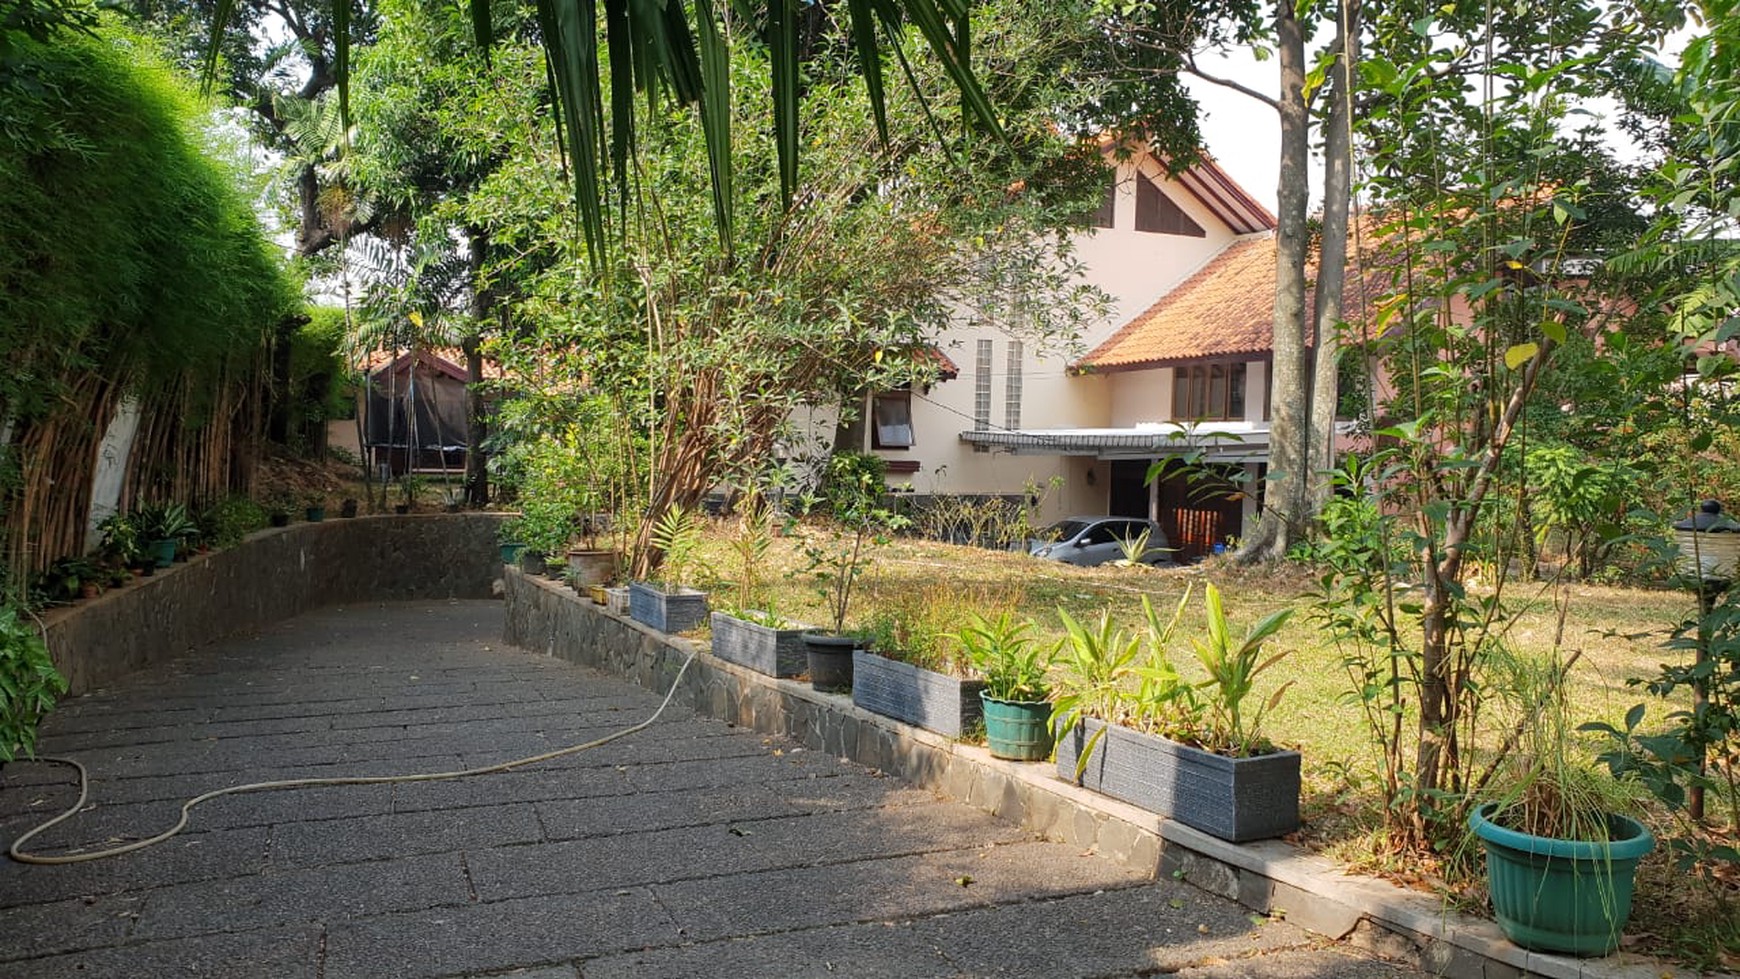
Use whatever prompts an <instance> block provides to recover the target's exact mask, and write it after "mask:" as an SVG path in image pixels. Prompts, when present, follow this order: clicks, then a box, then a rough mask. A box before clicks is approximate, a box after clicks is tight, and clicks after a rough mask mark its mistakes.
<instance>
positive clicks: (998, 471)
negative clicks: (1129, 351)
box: [792, 157, 1260, 518]
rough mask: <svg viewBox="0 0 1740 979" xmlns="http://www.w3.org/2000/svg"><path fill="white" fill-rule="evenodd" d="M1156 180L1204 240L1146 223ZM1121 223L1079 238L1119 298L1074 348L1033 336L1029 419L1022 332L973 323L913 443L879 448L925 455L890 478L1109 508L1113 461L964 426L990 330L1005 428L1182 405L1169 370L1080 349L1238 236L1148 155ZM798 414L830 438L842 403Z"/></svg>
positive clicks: (944, 343)
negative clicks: (1014, 419) (1019, 446)
mask: <svg viewBox="0 0 1740 979" xmlns="http://www.w3.org/2000/svg"><path fill="white" fill-rule="evenodd" d="M1151 177H1158V178H1159V179H1158V181H1157V182H1158V184H1159V186H1160V188H1161V190H1162V192H1163V193H1164V194H1165V195H1166V196H1167V197H1168V198H1169V199H1170V200H1171V201H1172V202H1173V203H1174V204H1176V205H1178V207H1179V208H1180V209H1181V210H1183V211H1184V213H1185V214H1187V215H1189V217H1190V218H1191V220H1193V221H1195V222H1196V223H1197V224H1198V225H1199V226H1200V227H1202V228H1203V229H1204V231H1205V232H1206V234H1205V236H1204V237H1202V238H1195V237H1190V236H1187V235H1172V234H1158V233H1152V232H1141V231H1136V230H1135V223H1136V183H1135V181H1136V180H1138V179H1150V178H1151ZM1113 224H1114V227H1112V228H1095V229H1092V230H1091V231H1087V232H1083V233H1081V234H1080V235H1078V236H1077V238H1076V240H1075V245H1076V254H1077V257H1078V258H1079V259H1081V261H1082V264H1083V266H1084V276H1083V278H1084V280H1085V281H1086V282H1088V283H1090V284H1092V285H1095V286H1097V287H1099V288H1100V289H1101V290H1103V291H1105V292H1106V293H1107V294H1108V295H1109V296H1110V297H1111V300H1112V301H1111V310H1110V314H1109V315H1108V316H1107V317H1105V318H1104V319H1103V320H1101V321H1099V322H1097V323H1093V324H1089V325H1087V326H1086V327H1084V329H1083V331H1082V335H1081V337H1080V338H1079V340H1080V342H1079V344H1078V345H1077V346H1076V348H1075V349H1074V350H1070V351H1064V350H1039V349H1036V346H1037V345H1036V344H1035V343H1034V341H1033V340H1032V339H1031V338H1022V343H1023V348H1022V351H1023V357H1022V364H1021V372H1022V377H1021V411H1020V418H1019V424H1018V425H1013V426H1012V425H1009V424H1008V423H1009V421H1010V419H1009V416H1008V403H1009V399H1008V380H1009V374H1008V359H1007V358H1008V349H1009V348H1008V345H1009V343H1010V342H1011V340H1012V338H1011V337H1010V336H1008V335H1007V334H1005V333H1003V332H1002V331H1001V330H998V329H996V328H995V327H993V326H988V325H970V324H966V323H963V324H962V325H961V326H959V327H957V328H955V329H953V330H951V331H949V332H948V333H947V334H946V335H945V336H944V337H942V338H941V340H940V342H939V343H938V347H939V348H940V349H941V350H942V351H943V352H944V353H945V354H947V355H948V357H949V359H950V360H952V361H953V362H954V363H955V365H956V367H957V368H958V369H959V374H958V376H957V377H955V378H954V379H952V380H946V381H941V382H938V383H936V384H934V385H932V386H931V387H930V388H929V389H928V390H927V391H914V392H913V398H912V427H913V440H914V444H913V445H912V447H911V448H909V449H886V450H874V451H876V453H877V454H878V455H881V456H882V457H884V458H886V459H888V460H890V461H896V460H902V461H909V462H910V461H916V462H917V463H918V465H919V471H918V472H916V473H912V474H891V475H890V477H889V483H890V484H891V485H893V486H896V487H900V486H910V487H911V488H912V489H913V490H914V491H915V492H919V493H942V494H977V493H1016V492H1020V491H1021V490H1022V488H1023V487H1025V486H1027V485H1028V484H1030V483H1031V484H1033V485H1037V486H1041V487H1046V486H1049V485H1050V484H1051V483H1052V481H1053V480H1054V479H1061V480H1062V485H1061V487H1059V488H1056V489H1053V490H1051V491H1050V494H1049V495H1048V496H1047V498H1046V501H1045V504H1044V507H1043V516H1045V517H1047V518H1053V517H1056V516H1059V515H1062V514H1066V513H1095V512H1103V511H1104V510H1105V507H1106V503H1107V494H1108V487H1109V483H1110V478H1109V477H1110V470H1109V467H1108V465H1107V464H1106V463H1104V462H1099V463H1097V464H1096V462H1095V460H1093V459H1091V458H1086V457H1066V456H1052V455H1015V454H1010V453H1004V452H976V451H974V448H973V446H971V445H969V444H967V443H964V442H962V441H961V440H960V433H961V432H964V431H970V430H971V429H972V428H973V427H974V419H975V413H974V407H975V404H974V403H975V394H976V390H977V388H976V381H977V346H978V341H979V340H981V339H986V340H990V341H991V342H992V353H991V371H990V379H991V399H990V409H991V410H990V419H989V422H990V426H991V427H992V428H994V429H1004V428H1020V429H1024V430H1032V429H1054V428H1104V427H1109V426H1115V425H1125V424H1132V423H1133V422H1134V421H1136V420H1140V421H1158V420H1163V419H1164V418H1165V416H1166V413H1168V412H1169V410H1170V406H1171V403H1172V401H1171V386H1170V385H1171V372H1170V370H1160V371H1146V372H1140V373H1141V375H1142V376H1140V377H1138V376H1136V374H1134V373H1132V374H1129V375H1113V376H1094V375H1071V374H1070V373H1069V365H1070V364H1071V363H1073V362H1074V360H1075V358H1076V357H1077V356H1079V354H1080V351H1081V350H1086V349H1090V348H1092V347H1093V346H1096V345H1098V344H1099V343H1100V342H1101V341H1103V340H1104V339H1105V338H1107V337H1108V336H1110V335H1111V334H1112V333H1113V332H1114V331H1116V330H1117V329H1118V328H1119V327H1121V326H1123V325H1124V324H1125V323H1127V322H1129V321H1130V320H1131V319H1133V318H1134V317H1135V316H1136V315H1137V314H1139V313H1141V312H1143V311H1144V310H1146V309H1147V308H1148V307H1149V306H1151V305H1153V303H1154V302H1155V301H1156V300H1157V299H1159V298H1160V297H1161V296H1162V295H1164V294H1165V293H1166V292H1167V291H1169V290H1171V289H1172V288H1174V287H1175V286H1177V285H1178V284H1179V283H1180V282H1182V281H1184V280H1185V279H1186V278H1188V277H1189V276H1190V275H1191V274H1192V273H1194V272H1195V271H1197V270H1198V269H1200V268H1201V267H1202V266H1203V265H1204V264H1206V263H1207V262H1208V261H1209V260H1210V259H1212V258H1213V257H1214V256H1215V255H1217V254H1219V253H1220V252H1221V250H1223V249H1224V248H1226V247H1227V246H1228V245H1229V244H1231V243H1232V242H1233V241H1234V240H1235V238H1236V237H1237V235H1235V233H1234V232H1233V230H1232V229H1231V228H1229V227H1228V226H1227V225H1226V224H1225V223H1223V222H1222V221H1221V220H1220V219H1219V218H1218V217H1216V216H1215V214H1214V213H1213V212H1212V211H1210V210H1209V209H1208V208H1207V207H1205V206H1204V205H1203V204H1202V203H1201V202H1200V201H1199V200H1197V198H1196V197H1195V196H1194V195H1193V194H1192V193H1191V192H1190V191H1188V190H1186V189H1185V188H1184V187H1183V186H1181V185H1179V184H1177V183H1176V182H1173V181H1171V180H1169V179H1166V178H1165V177H1164V176H1163V171H1162V170H1161V168H1160V167H1159V165H1158V164H1157V163H1155V162H1154V161H1153V160H1152V159H1150V158H1147V157H1143V158H1140V159H1139V160H1137V161H1134V162H1124V163H1121V164H1119V166H1118V172H1117V193H1116V197H1115V203H1114V217H1113ZM1259 408H1260V403H1259ZM792 422H793V425H794V427H795V428H796V429H797V430H798V431H800V432H802V433H805V434H804V435H801V436H799V439H800V441H813V442H820V443H823V444H825V443H827V442H828V441H830V440H831V437H832V433H833V413H832V412H828V411H821V410H817V411H800V412H798V413H797V414H796V415H794V417H793V418H792ZM870 427H871V426H868V425H866V426H865V444H864V445H863V446H862V448H863V449H864V450H866V451H870V432H869V429H870ZM1090 471H1092V472H1093V483H1092V484H1091V485H1090V483H1089V481H1088V474H1089V472H1090Z"/></svg>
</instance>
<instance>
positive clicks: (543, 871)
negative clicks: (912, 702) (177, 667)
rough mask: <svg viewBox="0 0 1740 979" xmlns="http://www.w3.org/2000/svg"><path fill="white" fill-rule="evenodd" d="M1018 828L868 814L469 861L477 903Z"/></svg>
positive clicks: (948, 817) (940, 809) (956, 840)
mask: <svg viewBox="0 0 1740 979" xmlns="http://www.w3.org/2000/svg"><path fill="white" fill-rule="evenodd" d="M1021 837H1022V833H1021V830H1020V828H1019V827H1016V826H1013V825H1011V824H1008V823H1002V822H998V821H996V820H993V819H990V818H989V817H987V816H985V815H984V814H983V813H979V812H975V811H973V810H970V809H967V808H966V807H964V806H942V805H939V806H937V807H935V808H934V809H926V810H923V811H913V812H910V813H908V812H906V811H903V810H869V811H851V812H835V813H821V814H817V815H812V816H800V817H791V818H782V819H768V820H759V821H756V822H753V823H748V824H745V825H742V826H739V825H736V824H724V823H717V824H712V825H708V826H700V827H689V828H684V829H675V830H663V831H657V832H650V833H629V834H624V835H620V836H612V837H608V838H603V839H588V840H577V841H571V842H565V843H544V844H536V845H532V846H517V847H500V848H497V849H491V850H479V851H476V852H473V853H471V854H469V855H468V863H469V865H470V867H471V879H472V882H473V883H474V884H475V885H476V887H477V893H478V895H479V897H481V898H483V899H484V900H499V899H501V898H509V897H529V896H533V895H539V894H569V893H574V892H575V891H577V890H584V889H588V888H597V887H622V886H629V885H635V884H649V883H653V882H655V881H671V880H682V879H685V878H693V877H708V876H717V875H724V874H739V873H745V872H748V871H757V870H770V869H775V868H782V867H801V866H805V865H808V864H814V863H818V862H822V861H846V860H865V859H870V858H875V857H887V856H894V855H900V854H908V853H914V852H920V851H927V850H940V849H947V848H963V847H973V846H979V845H982V844H988V843H994V842H999V841H1010V840H1016V839H1020V838H1021Z"/></svg>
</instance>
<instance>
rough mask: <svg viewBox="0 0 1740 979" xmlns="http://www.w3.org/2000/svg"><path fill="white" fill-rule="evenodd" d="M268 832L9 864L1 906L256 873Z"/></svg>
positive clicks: (0, 888)
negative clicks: (49, 862) (82, 859)
mask: <svg viewBox="0 0 1740 979" xmlns="http://www.w3.org/2000/svg"><path fill="white" fill-rule="evenodd" d="M269 835H270V834H269V831H268V830H267V829H266V828H264V827H261V828H253V829H234V830H215V831H213V832H209V833H198V834H195V835H191V836H177V837H173V838H171V839H169V840H166V841H164V842H163V843H159V844H158V845H156V846H153V847H150V848H148V849H145V850H140V851H137V852H135V853H126V854H122V855H121V856H119V857H113V858H111V859H107V860H96V861H92V862H90V863H75V864H67V865H63V866H51V867H42V866H34V865H31V866H26V865H22V864H9V865H7V866H6V867H5V868H4V869H5V872H4V873H0V908H8V907H18V906H22V905H28V904H42V903H45V902H49V901H60V900H64V899H66V898H73V897H86V896H89V895H94V894H115V893H120V892H124V891H136V890H142V889H146V888H152V887H167V886H170V885H172V884H181V883H187V882H191V881H203V880H215V879H220V878H224V877H239V876H246V875H248V874H255V873H259V872H260V871H261V870H263V869H265V866H266V859H267V857H266V853H267V846H268V840H269ZM32 842H34V841H32Z"/></svg>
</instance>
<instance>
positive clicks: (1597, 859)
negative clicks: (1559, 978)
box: [1468, 802, 1655, 955]
mask: <svg viewBox="0 0 1740 979" xmlns="http://www.w3.org/2000/svg"><path fill="white" fill-rule="evenodd" d="M1497 808H1498V804H1497V803H1493V802H1489V803H1487V804H1486V805H1484V806H1481V807H1480V808H1479V809H1476V810H1475V811H1474V813H1473V814H1472V815H1470V816H1469V817H1468V828H1469V829H1471V830H1473V831H1474V834H1475V835H1476V836H1478V837H1480V840H1481V842H1482V843H1484V844H1486V875H1487V889H1488V890H1489V891H1491V893H1492V913H1493V916H1494V917H1496V918H1497V919H1498V925H1499V927H1500V928H1502V929H1504V934H1505V937H1506V938H1509V939H1510V940H1511V941H1513V942H1515V943H1516V944H1518V945H1520V946H1522V947H1523V948H1527V949H1533V950H1535V951H1539V952H1563V953H1566V954H1569V955H1606V954H1607V953H1609V952H1611V951H1613V950H1614V949H1616V948H1618V947H1619V935H1620V932H1621V931H1623V930H1624V928H1625V922H1626V919H1628V918H1630V917H1631V890H1632V883H1633V881H1634V879H1635V877H1636V874H1637V861H1638V860H1639V859H1641V858H1642V857H1643V855H1644V854H1646V853H1648V852H1649V851H1650V850H1652V849H1654V848H1655V837H1653V836H1651V835H1650V833H1649V830H1647V829H1645V828H1644V826H1643V824H1642V823H1639V822H1638V821H1637V820H1635V819H1630V818H1627V817H1625V816H1619V815H1609V816H1608V817H1607V824H1608V835H1609V836H1611V837H1612V839H1611V840H1609V841H1607V842H1604V843H1601V842H1588V841H1583V840H1558V839H1552V838H1550V837H1545V836H1530V835H1529V834H1527V833H1519V832H1517V831H1516V830H1512V829H1506V828H1504V827H1503V826H1500V825H1498V824H1497V823H1494V822H1492V819H1491V817H1492V814H1493V812H1494V810H1496V809H1497Z"/></svg>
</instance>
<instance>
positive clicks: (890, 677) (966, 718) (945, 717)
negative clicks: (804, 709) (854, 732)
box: [852, 649, 985, 738]
mask: <svg viewBox="0 0 1740 979" xmlns="http://www.w3.org/2000/svg"><path fill="white" fill-rule="evenodd" d="M984 687H985V683H984V681H983V680H963V679H961V678H960V677H953V676H948V675H946V674H942V673H936V672H933V671H931V670H926V669H921V668H919V667H916V666H913V665H912V664H911V663H902V662H900V661H899V660H893V659H889V658H887V657H885V656H878V655H876V654H875V653H872V652H867V651H865V650H862V649H859V650H855V651H854V652H853V653H852V703H854V704H856V705H858V706H859V707H862V708H864V709H865V710H869V711H875V712H876V713H878V714H881V715H882V716H884V717H892V718H894V719H895V720H897V721H905V722H906V723H908V724H916V725H918V726H919V727H922V728H925V729H927V730H931V731H935V732H937V733H938V734H945V735H948V736H949V737H951V738H958V737H960V736H961V734H962V733H963V732H965V731H967V730H970V729H971V728H972V727H973V726H974V725H976V724H977V723H978V722H979V719H980V715H981V714H982V712H983V705H981V704H980V703H979V691H980V690H983V689H984Z"/></svg>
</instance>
